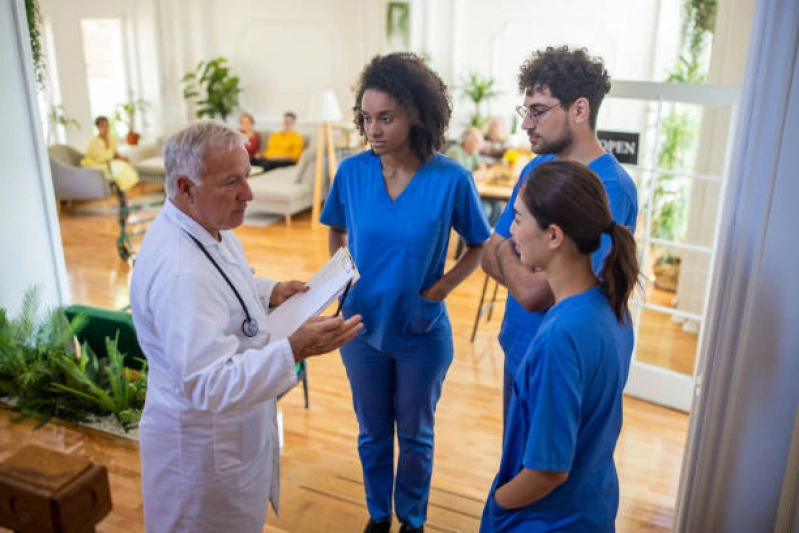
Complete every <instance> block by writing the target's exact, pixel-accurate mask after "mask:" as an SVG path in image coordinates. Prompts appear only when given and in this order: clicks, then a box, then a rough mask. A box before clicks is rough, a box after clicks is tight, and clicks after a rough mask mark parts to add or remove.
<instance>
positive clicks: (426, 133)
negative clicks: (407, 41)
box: [353, 52, 452, 161]
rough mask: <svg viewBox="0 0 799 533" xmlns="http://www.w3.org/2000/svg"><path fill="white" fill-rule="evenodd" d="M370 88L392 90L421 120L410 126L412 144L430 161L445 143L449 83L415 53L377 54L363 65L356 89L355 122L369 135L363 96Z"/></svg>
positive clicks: (387, 91) (392, 94)
mask: <svg viewBox="0 0 799 533" xmlns="http://www.w3.org/2000/svg"><path fill="white" fill-rule="evenodd" d="M367 89H374V90H377V91H382V92H384V93H386V94H389V95H390V96H391V97H392V98H394V99H395V100H397V101H398V102H399V103H400V105H402V107H403V108H404V109H405V112H406V113H408V114H409V115H410V116H412V117H418V123H416V124H413V125H412V126H411V132H410V139H411V148H412V149H413V151H414V153H415V154H416V156H417V157H418V158H419V159H421V160H422V161H427V160H428V159H430V158H431V157H433V155H434V154H435V153H436V152H437V151H438V150H440V149H441V147H443V146H444V143H445V142H446V138H445V136H444V134H445V132H446V131H447V126H448V125H449V118H450V115H452V106H451V104H450V99H449V93H448V92H447V86H446V85H445V84H444V82H443V81H441V78H440V77H439V76H438V74H436V73H435V72H433V70H432V69H431V68H430V67H428V66H427V64H426V63H425V62H424V60H422V59H421V58H420V57H419V56H417V55H416V54H412V53H410V52H397V53H393V54H388V55H385V56H375V57H374V58H373V59H372V61H371V62H369V64H368V65H366V67H365V68H364V69H363V72H361V75H360V77H359V78H358V85H357V88H356V90H355V107H354V108H353V109H354V110H355V126H356V127H357V128H358V131H359V132H360V133H361V135H363V136H364V137H365V136H366V131H365V130H364V126H363V115H362V114H361V100H362V99H363V93H364V92H366V90H367Z"/></svg>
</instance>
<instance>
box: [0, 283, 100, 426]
mask: <svg viewBox="0 0 799 533" xmlns="http://www.w3.org/2000/svg"><path fill="white" fill-rule="evenodd" d="M38 307H39V291H38V290H37V289H35V288H34V289H31V290H29V291H28V292H26V294H25V297H24V300H23V303H22V310H21V312H20V314H19V316H18V317H16V318H14V319H9V318H8V316H7V313H6V311H5V310H4V309H3V310H0V397H6V398H7V399H10V400H11V402H12V404H13V405H14V410H15V411H16V412H17V415H16V416H15V417H14V420H21V419H23V418H33V419H35V420H36V421H37V427H40V426H42V425H44V424H46V423H47V422H48V421H49V420H50V419H51V418H53V417H58V418H61V419H64V420H69V421H75V422H81V421H85V420H86V419H87V418H88V417H89V416H90V415H91V414H94V411H93V410H92V409H91V406H90V405H89V404H88V403H87V402H85V401H82V400H81V401H72V398H71V397H70V395H68V394H67V393H65V392H61V391H57V390H53V387H52V385H53V383H58V382H63V381H64V374H63V372H62V370H61V366H60V364H59V362H60V361H61V360H63V359H66V358H74V357H75V353H74V344H73V332H74V331H76V330H79V329H80V328H81V327H82V326H83V324H84V319H83V318H77V317H76V319H75V320H73V322H72V323H71V324H70V323H69V322H68V321H67V318H66V316H65V315H64V313H63V312H62V311H60V310H54V311H51V312H49V313H47V314H46V315H45V317H44V318H43V319H39V317H38V316H37V314H38Z"/></svg>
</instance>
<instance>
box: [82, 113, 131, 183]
mask: <svg viewBox="0 0 799 533" xmlns="http://www.w3.org/2000/svg"><path fill="white" fill-rule="evenodd" d="M94 125H95V126H97V135H95V136H94V137H92V138H91V139H89V145H88V146H87V147H86V154H85V155H84V156H83V159H81V160H80V166H82V167H83V168H96V169H98V170H101V171H102V172H103V175H104V176H105V177H106V179H107V180H111V181H113V182H114V183H115V184H116V185H117V187H119V188H120V190H122V191H127V190H128V189H130V188H131V187H133V186H134V185H136V184H137V183H139V174H138V173H137V172H136V171H135V170H134V169H133V167H132V166H130V162H129V161H128V158H127V157H124V156H122V155H120V154H119V152H117V142H116V139H114V136H113V135H111V132H110V130H111V129H110V128H109V125H108V119H107V118H106V117H103V116H100V117H97V118H96V119H95V120H94Z"/></svg>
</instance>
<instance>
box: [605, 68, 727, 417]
mask: <svg viewBox="0 0 799 533" xmlns="http://www.w3.org/2000/svg"><path fill="white" fill-rule="evenodd" d="M738 93H739V91H738V89H737V88H731V87H720V86H709V85H680V84H666V83H645V82H621V81H614V82H613V89H612V91H611V93H610V94H609V95H608V99H607V100H606V102H605V103H604V104H603V108H602V110H601V112H600V118H599V120H598V124H599V125H600V126H601V128H600V129H601V130H613V131H627V132H639V133H640V140H639V143H638V144H639V151H638V153H639V158H638V163H637V164H634V165H633V164H630V165H627V164H625V168H627V170H628V171H629V172H630V174H631V175H632V176H633V178H634V179H635V181H636V184H637V185H638V194H639V196H638V201H639V218H638V224H637V226H638V227H637V230H636V233H635V236H636V241H637V243H638V256H639V260H640V263H641V271H642V277H641V285H642V289H643V290H641V291H636V293H635V295H634V297H633V299H632V300H631V311H632V314H633V322H634V326H635V338H636V346H635V351H634V354H633V362H632V365H631V368H630V377H629V380H628V383H627V388H626V390H625V392H626V393H627V394H629V395H631V396H635V397H638V398H642V399H644V400H648V401H652V402H655V403H658V404H662V405H666V406H668V407H672V408H675V409H679V410H682V411H686V412H687V411H688V410H689V409H690V406H691V400H692V394H693V391H694V388H695V387H694V375H695V369H696V368H697V359H698V353H699V352H698V349H699V346H700V345H701V342H700V339H701V336H702V334H703V330H704V327H703V326H704V323H705V314H706V307H707V295H708V288H709V284H710V273H711V272H712V267H713V261H714V257H715V243H716V234H717V229H718V221H719V213H720V207H721V205H720V204H721V201H722V198H723V190H724V182H725V180H724V175H725V171H726V162H727V160H728V159H729V157H728V155H729V153H728V150H729V147H730V146H731V144H730V139H731V136H730V132H731V131H732V129H733V128H732V123H733V117H734V110H735V105H736V103H737V100H738Z"/></svg>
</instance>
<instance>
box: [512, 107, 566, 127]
mask: <svg viewBox="0 0 799 533" xmlns="http://www.w3.org/2000/svg"><path fill="white" fill-rule="evenodd" d="M559 105H560V104H552V105H551V106H549V107H544V108H538V109H536V110H535V111H533V110H532V109H530V108H528V107H527V106H524V105H517V106H516V108H515V110H516V114H517V115H519V116H520V117H522V120H524V119H526V118H527V115H530V118H532V119H533V126H538V121H539V120H541V117H542V116H543V115H544V114H545V113H546V112H547V111H549V110H550V109H552V108H555V107H558V106H559Z"/></svg>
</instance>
